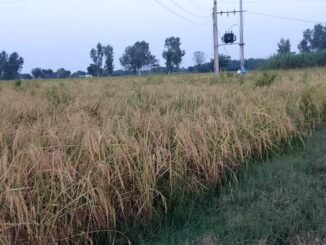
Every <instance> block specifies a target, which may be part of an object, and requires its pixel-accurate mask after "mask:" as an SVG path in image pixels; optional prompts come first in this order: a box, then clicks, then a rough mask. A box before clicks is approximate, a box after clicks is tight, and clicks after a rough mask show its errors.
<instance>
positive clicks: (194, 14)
mask: <svg viewBox="0 0 326 245" xmlns="http://www.w3.org/2000/svg"><path fill="white" fill-rule="evenodd" d="M170 2H171V3H173V4H174V5H175V6H177V7H178V8H179V9H181V10H183V11H184V12H185V13H187V14H190V15H192V16H195V17H198V18H205V19H207V18H210V17H211V16H210V15H198V14H196V13H193V12H191V11H189V10H188V9H185V8H184V7H182V6H181V5H180V4H178V3H177V2H175V1H174V0H170Z"/></svg>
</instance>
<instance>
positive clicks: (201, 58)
mask: <svg viewBox="0 0 326 245" xmlns="http://www.w3.org/2000/svg"><path fill="white" fill-rule="evenodd" d="M193 61H194V63H195V66H197V70H198V71H199V70H200V67H201V66H202V65H203V64H204V63H205V61H206V55H205V53H204V52H201V51H196V52H194V55H193Z"/></svg>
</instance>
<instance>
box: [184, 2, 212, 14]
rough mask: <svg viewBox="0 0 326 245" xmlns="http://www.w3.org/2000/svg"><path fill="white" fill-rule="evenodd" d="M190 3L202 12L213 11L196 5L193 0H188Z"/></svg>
mask: <svg viewBox="0 0 326 245" xmlns="http://www.w3.org/2000/svg"><path fill="white" fill-rule="evenodd" d="M188 1H189V2H191V3H192V4H193V5H194V6H196V7H197V8H198V9H200V10H203V11H207V10H211V9H210V8H205V7H203V6H201V5H199V4H198V3H196V2H195V1H193V0H188Z"/></svg>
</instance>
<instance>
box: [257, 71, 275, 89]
mask: <svg viewBox="0 0 326 245" xmlns="http://www.w3.org/2000/svg"><path fill="white" fill-rule="evenodd" d="M276 78H277V75H276V74H274V73H267V72H264V73H263V75H262V76H261V77H260V78H259V79H258V80H257V81H256V82H255V85H256V87H264V86H270V85H271V84H273V83H274V82H275V80H276Z"/></svg>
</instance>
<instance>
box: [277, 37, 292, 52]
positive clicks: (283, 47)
mask: <svg viewBox="0 0 326 245" xmlns="http://www.w3.org/2000/svg"><path fill="white" fill-rule="evenodd" d="M277 46H278V50H277V53H278V54H288V53H291V43H290V39H284V38H282V39H281V41H280V42H279V43H278V44H277Z"/></svg>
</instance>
